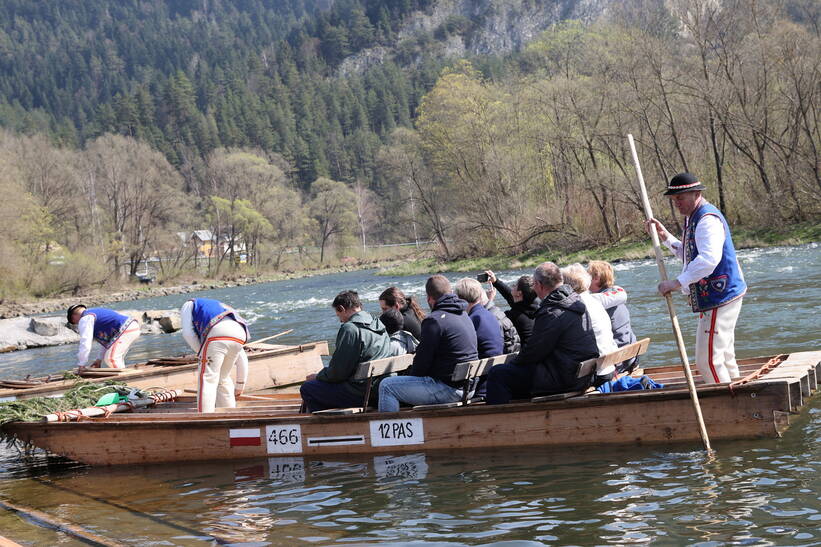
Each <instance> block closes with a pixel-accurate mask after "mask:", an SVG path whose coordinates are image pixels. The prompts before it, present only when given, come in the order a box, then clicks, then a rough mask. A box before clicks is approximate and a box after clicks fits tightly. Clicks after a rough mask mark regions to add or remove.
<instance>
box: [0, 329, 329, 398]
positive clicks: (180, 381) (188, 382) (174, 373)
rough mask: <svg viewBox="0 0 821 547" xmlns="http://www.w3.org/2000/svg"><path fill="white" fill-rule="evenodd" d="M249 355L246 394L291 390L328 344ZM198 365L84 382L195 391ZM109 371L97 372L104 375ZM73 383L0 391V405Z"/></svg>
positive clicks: (146, 368) (262, 348) (256, 347)
mask: <svg viewBox="0 0 821 547" xmlns="http://www.w3.org/2000/svg"><path fill="white" fill-rule="evenodd" d="M246 351H247V353H248V380H247V381H246V386H245V391H246V392H251V391H258V390H261V389H268V388H280V387H285V386H291V385H294V384H297V383H299V382H302V381H304V380H305V376H307V375H308V374H313V373H316V372H318V371H319V370H321V369H322V356H323V355H328V343H327V342H325V341H321V342H311V343H308V344H303V345H299V346H286V345H276V344H250V345H249V346H246ZM198 366H199V365H198V364H197V363H191V364H181V365H172V366H168V365H154V364H139V365H135V366H133V367H128V368H126V369H123V370H122V372H119V373H116V375H112V376H101V377H99V378H84V380H85V381H90V382H105V381H106V380H109V379H116V380H118V381H122V382H123V383H125V384H128V385H129V386H132V387H138V388H143V389H145V388H162V389H181V390H196V389H197V370H198ZM107 370H110V369H100V371H101V372H102V373H103V374H105V372H106V371H107ZM74 383H75V380H60V381H56V382H49V383H45V384H41V385H38V386H34V387H29V388H25V389H0V402H5V401H15V400H22V399H29V398H31V397H59V396H60V395H62V394H63V393H64V392H65V391H66V390H67V389H69V388H71V387H72V386H73V385H74Z"/></svg>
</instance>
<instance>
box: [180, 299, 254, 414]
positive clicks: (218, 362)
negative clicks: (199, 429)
mask: <svg viewBox="0 0 821 547" xmlns="http://www.w3.org/2000/svg"><path fill="white" fill-rule="evenodd" d="M180 320H181V323H182V336H183V338H185V341H186V342H187V343H188V345H189V346H191V349H193V350H194V351H196V352H197V354H198V356H199V363H200V366H199V372H198V374H199V380H198V382H197V410H198V411H199V412H214V409H215V408H216V407H220V408H226V407H227V408H233V407H235V406H237V403H236V399H235V397H238V396H239V395H241V394H242V391H243V389H244V387H245V381H246V380H247V378H248V357H247V356H246V355H245V350H244V349H243V346H244V345H245V343H246V342H247V341H248V336H249V333H248V326H247V324H246V323H245V320H244V319H242V317H240V315H239V313H237V312H236V310H234V309H233V308H231V307H230V306H227V305H225V304H223V303H222V302H220V301H218V300H211V299H209V298H194V299H191V300H189V301H187V302H186V303H185V304H183V305H182V308H180ZM235 364H236V366H237V382H236V386H235V385H234V382H233V380H232V379H231V369H232V368H233V367H234V365H235Z"/></svg>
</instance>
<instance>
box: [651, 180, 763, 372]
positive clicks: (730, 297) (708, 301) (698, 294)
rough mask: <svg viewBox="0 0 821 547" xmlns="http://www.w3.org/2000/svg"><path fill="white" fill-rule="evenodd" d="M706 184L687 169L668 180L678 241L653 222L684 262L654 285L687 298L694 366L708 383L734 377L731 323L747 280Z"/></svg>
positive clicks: (733, 329) (723, 219) (726, 226)
mask: <svg viewBox="0 0 821 547" xmlns="http://www.w3.org/2000/svg"><path fill="white" fill-rule="evenodd" d="M703 190H705V187H704V185H703V184H701V182H699V180H698V179H697V178H696V177H695V176H694V175H691V174H690V173H680V174H678V175H676V176H675V177H673V178H672V179H671V180H670V184H669V186H668V188H667V191H666V192H665V193H664V195H665V196H669V197H670V200H671V201H672V202H673V204H674V205H675V206H676V208H677V209H678V211H679V212H680V213H681V214H683V215H684V216H685V221H684V235H683V237H682V241H679V240H678V239H676V238H675V237H673V236H672V235H671V234H670V233H669V232H668V231H667V230H666V229H665V228H664V226H662V225H661V223H659V222H658V221H657V220H655V219H652V220H650V221H648V222H650V223H653V224H655V225H656V227H657V229H658V232H659V238H660V239H661V240H662V241H663V242H664V244H665V245H666V246H667V247H668V248H669V249H670V250H671V251H673V252H674V253H675V254H676V256H678V257H679V258H680V259H681V260H682V261H683V262H684V269H683V270H682V272H681V274H680V275H679V276H678V277H677V278H676V279H674V280H669V281H663V282H661V283H660V284H659V292H660V293H662V294H667V293H668V292H670V291H672V290H676V289H681V292H682V293H683V294H685V295H687V296H688V298H689V300H690V306H691V307H692V309H693V312H695V313H697V314H699V320H698V330H697V331H696V365H697V366H698V370H699V372H700V373H701V376H702V378H704V381H705V382H706V383H708V384H711V383H720V382H729V381H731V380H732V379H734V378H737V377H738V376H739V372H738V365H737V364H736V359H735V324H736V321H737V320H738V315H739V313H740V312H741V301H742V299H743V297H744V294H745V293H746V292H747V284H746V282H745V281H744V275H743V274H742V272H741V267H740V266H739V264H738V259H737V257H736V252H735V247H734V246H733V239H732V236H731V235H730V227H729V225H728V224H727V220H726V219H725V218H724V215H722V214H721V211H719V210H718V208H717V207H715V206H714V205H712V204H711V203H709V202H708V201H707V200H706V199H704V197H703V196H702V195H701V192H702V191H703Z"/></svg>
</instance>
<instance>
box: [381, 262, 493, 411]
mask: <svg viewBox="0 0 821 547" xmlns="http://www.w3.org/2000/svg"><path fill="white" fill-rule="evenodd" d="M425 292H426V293H427V299H428V305H429V306H430V309H431V312H430V315H428V316H427V317H425V320H424V321H422V339H421V340H420V341H419V345H418V346H417V347H416V355H415V356H414V358H413V366H412V367H411V370H410V376H394V377H391V378H385V379H384V380H382V382H381V383H380V384H379V411H380V412H396V411H398V410H399V404H400V403H407V404H411V405H424V404H434V403H451V402H456V401H459V400H460V399H461V398H462V386H461V385H460V384H459V383H454V382H452V381H451V376H452V375H453V369H454V368H455V367H456V365H457V364H458V363H463V362H465V361H473V360H475V359H477V358H478V352H477V342H476V330H475V329H474V327H473V322H472V321H471V320H470V317H468V314H467V303H466V302H465V301H464V300H460V299H459V298H458V297H457V296H456V295H455V294H453V293H451V292H450V282H449V281H448V280H447V278H446V277H444V276H442V275H434V276H433V277H431V278H429V279H428V281H427V283H426V284H425Z"/></svg>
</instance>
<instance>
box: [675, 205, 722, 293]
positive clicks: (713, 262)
mask: <svg viewBox="0 0 821 547" xmlns="http://www.w3.org/2000/svg"><path fill="white" fill-rule="evenodd" d="M695 236H696V247H698V255H696V256H695V258H693V259H691V260H690V262H689V263H687V264H685V265H684V268H683V269H682V271H681V274H679V276H678V277H677V278H676V279H677V280H678V282H679V283H681V292H682V294H690V285H691V284H692V283H695V282H697V281H698V280H699V279H703V278H705V277H707V276H708V275H710V274H711V273H713V271H715V269H716V266H718V263H719V262H721V255H722V253H723V249H724V240H725V239H726V237H727V234H725V233H724V223H722V222H721V219H720V218H718V217H717V216H715V215H705V216H703V217H701V220H699V221H698V224H697V225H696V234H695ZM664 245H665V246H667V248H668V249H670V250H671V251H673V252H674V253H675V254H676V256H677V257H679V259H680V260H684V244H683V243H682V242H681V241H679V240H678V239H677V238H675V237H673V235H672V234H670V233H669V232H668V233H667V239H665V240H664Z"/></svg>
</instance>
